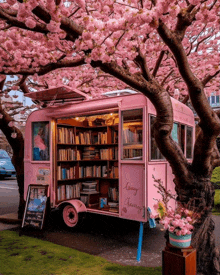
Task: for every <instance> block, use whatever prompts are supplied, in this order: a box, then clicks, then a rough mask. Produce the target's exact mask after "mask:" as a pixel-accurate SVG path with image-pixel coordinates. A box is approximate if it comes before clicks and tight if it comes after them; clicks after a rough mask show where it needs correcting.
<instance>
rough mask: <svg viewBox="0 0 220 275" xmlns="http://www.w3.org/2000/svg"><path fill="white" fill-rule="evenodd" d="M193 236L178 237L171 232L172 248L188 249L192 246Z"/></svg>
mask: <svg viewBox="0 0 220 275" xmlns="http://www.w3.org/2000/svg"><path fill="white" fill-rule="evenodd" d="M191 239H192V234H188V235H184V236H177V235H175V234H173V233H171V232H169V242H170V244H171V245H172V246H175V247H178V248H187V247H189V246H190V244H191Z"/></svg>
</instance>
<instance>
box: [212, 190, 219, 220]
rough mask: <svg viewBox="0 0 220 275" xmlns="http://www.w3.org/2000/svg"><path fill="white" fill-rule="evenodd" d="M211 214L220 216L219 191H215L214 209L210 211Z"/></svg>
mask: <svg viewBox="0 0 220 275" xmlns="http://www.w3.org/2000/svg"><path fill="white" fill-rule="evenodd" d="M212 214H214V215H220V189H216V190H215V197H214V208H213V210H212Z"/></svg>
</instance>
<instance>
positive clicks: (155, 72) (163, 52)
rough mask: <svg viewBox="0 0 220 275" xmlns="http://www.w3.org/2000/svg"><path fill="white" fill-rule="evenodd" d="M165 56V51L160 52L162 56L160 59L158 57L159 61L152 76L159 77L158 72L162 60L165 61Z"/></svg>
mask: <svg viewBox="0 0 220 275" xmlns="http://www.w3.org/2000/svg"><path fill="white" fill-rule="evenodd" d="M164 54H165V51H161V52H160V55H159V57H158V59H157V62H156V65H155V68H154V70H153V73H152V75H153V76H154V77H155V76H156V75H157V71H158V70H159V67H160V64H161V62H162V60H163V57H164Z"/></svg>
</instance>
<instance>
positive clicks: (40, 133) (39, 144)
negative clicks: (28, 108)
mask: <svg viewBox="0 0 220 275" xmlns="http://www.w3.org/2000/svg"><path fill="white" fill-rule="evenodd" d="M49 152H50V143H49V122H33V123H32V154H33V155H32V157H33V160H43V161H47V160H50V154H49Z"/></svg>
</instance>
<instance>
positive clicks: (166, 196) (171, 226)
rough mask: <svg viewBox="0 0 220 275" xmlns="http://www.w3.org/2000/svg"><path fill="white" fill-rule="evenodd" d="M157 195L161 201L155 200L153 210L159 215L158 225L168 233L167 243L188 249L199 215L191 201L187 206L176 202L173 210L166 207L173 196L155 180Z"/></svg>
mask: <svg viewBox="0 0 220 275" xmlns="http://www.w3.org/2000/svg"><path fill="white" fill-rule="evenodd" d="M157 183H158V185H156V184H155V186H156V187H157V188H158V193H160V194H161V196H162V198H161V200H157V203H156V204H155V205H154V209H155V210H156V212H157V213H158V215H159V218H160V224H162V225H163V227H164V229H165V230H168V232H169V242H170V244H171V245H173V246H175V247H179V248H186V247H189V246H190V244H191V238H192V232H193V229H194V226H193V224H194V223H196V222H198V221H199V219H200V216H201V215H200V214H199V213H198V212H196V211H195V210H196V208H195V206H194V202H193V199H191V200H189V202H188V203H187V204H181V203H180V202H176V207H175V209H173V208H172V207H170V206H168V203H169V200H170V199H171V198H174V196H173V195H172V194H171V193H170V192H169V191H167V190H166V189H165V188H164V186H163V185H162V183H161V181H160V180H157Z"/></svg>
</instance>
